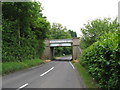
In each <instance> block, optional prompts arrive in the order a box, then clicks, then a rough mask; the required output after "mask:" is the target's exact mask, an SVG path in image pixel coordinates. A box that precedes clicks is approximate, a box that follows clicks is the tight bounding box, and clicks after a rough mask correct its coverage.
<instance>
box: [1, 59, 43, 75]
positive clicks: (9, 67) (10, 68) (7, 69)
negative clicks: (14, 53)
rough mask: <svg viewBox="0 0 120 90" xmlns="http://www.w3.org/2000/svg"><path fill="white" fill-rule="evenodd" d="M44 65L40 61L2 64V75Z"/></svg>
mask: <svg viewBox="0 0 120 90" xmlns="http://www.w3.org/2000/svg"><path fill="white" fill-rule="evenodd" d="M41 63H43V61H42V60H40V59H34V60H24V61H22V62H19V61H15V62H5V63H3V64H2V74H3V75H4V74H8V73H11V72H14V71H18V70H21V69H24V68H29V67H32V66H35V65H39V64H41Z"/></svg>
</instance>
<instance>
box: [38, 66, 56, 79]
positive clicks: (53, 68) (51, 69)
mask: <svg viewBox="0 0 120 90" xmlns="http://www.w3.org/2000/svg"><path fill="white" fill-rule="evenodd" d="M53 69H54V67H52V68H51V69H49V70H48V71H46V72H44V73H43V74H41V75H40V76H41V77H42V76H44V75H45V74H47V73H48V72H50V71H51V70H53Z"/></svg>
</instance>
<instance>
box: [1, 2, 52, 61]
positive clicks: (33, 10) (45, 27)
mask: <svg viewBox="0 0 120 90" xmlns="http://www.w3.org/2000/svg"><path fill="white" fill-rule="evenodd" d="M2 9H3V10H2V11H3V13H2V61H3V62H13V61H24V60H30V59H35V58H39V57H40V56H41V55H42V52H43V50H44V46H45V45H44V40H45V39H46V38H47V37H48V32H49V28H50V23H49V22H48V21H47V20H46V18H45V17H44V16H43V15H42V7H41V3H37V2H3V3H2Z"/></svg>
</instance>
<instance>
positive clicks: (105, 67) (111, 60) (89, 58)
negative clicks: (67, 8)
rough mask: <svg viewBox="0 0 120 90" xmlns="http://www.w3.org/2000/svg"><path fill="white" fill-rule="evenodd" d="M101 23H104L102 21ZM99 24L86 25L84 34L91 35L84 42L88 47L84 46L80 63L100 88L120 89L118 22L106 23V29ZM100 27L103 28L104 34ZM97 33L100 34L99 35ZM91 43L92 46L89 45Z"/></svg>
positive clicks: (119, 34)
mask: <svg viewBox="0 0 120 90" xmlns="http://www.w3.org/2000/svg"><path fill="white" fill-rule="evenodd" d="M105 20H106V19H105ZM99 23H103V22H102V20H100V22H99ZM99 23H98V22H97V21H96V22H94V23H92V24H91V25H93V26H89V25H86V26H88V27H87V28H86V29H85V30H86V31H85V30H84V33H85V32H86V33H87V35H89V36H88V37H89V39H88V37H87V36H86V37H87V38H86V39H85V38H84V40H83V41H82V42H84V41H85V42H84V43H87V46H84V47H86V48H84V50H83V52H82V54H81V56H80V63H81V65H82V66H84V67H85V68H86V70H88V72H89V74H90V75H91V76H92V77H93V78H95V80H96V82H97V83H98V85H99V88H103V89H107V90H108V89H120V85H119V84H120V70H119V66H120V31H119V30H118V29H117V27H118V25H117V23H116V21H113V22H112V21H111V22H107V21H106V22H105V23H106V28H104V23H103V24H99ZM96 27H97V28H96ZM99 27H101V28H103V30H102V32H101V31H99V30H100V29H101V28H99ZM98 28H99V29H98ZM95 32H97V33H98V32H99V33H98V35H97V34H95ZM100 33H101V34H100ZM95 37H97V38H95ZM92 39H93V40H92ZM94 40H95V41H94ZM91 41H93V42H92V44H90V43H89V42H91Z"/></svg>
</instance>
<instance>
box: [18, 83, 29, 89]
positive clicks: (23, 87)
mask: <svg viewBox="0 0 120 90" xmlns="http://www.w3.org/2000/svg"><path fill="white" fill-rule="evenodd" d="M26 86H28V83H26V84H24V85H22V86H21V87H19V88H18V89H17V90H20V89H22V88H24V87H26Z"/></svg>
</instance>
